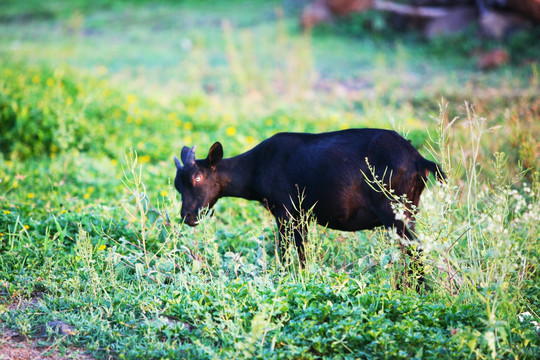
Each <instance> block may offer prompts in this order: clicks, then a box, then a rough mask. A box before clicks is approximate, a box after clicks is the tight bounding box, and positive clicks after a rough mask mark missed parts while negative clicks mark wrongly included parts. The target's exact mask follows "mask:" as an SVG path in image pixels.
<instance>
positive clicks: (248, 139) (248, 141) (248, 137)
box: [246, 135, 255, 144]
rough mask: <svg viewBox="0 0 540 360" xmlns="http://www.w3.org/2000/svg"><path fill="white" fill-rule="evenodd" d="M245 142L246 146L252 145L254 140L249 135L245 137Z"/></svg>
mask: <svg viewBox="0 0 540 360" xmlns="http://www.w3.org/2000/svg"><path fill="white" fill-rule="evenodd" d="M246 141H247V143H248V144H253V143H254V142H255V138H254V137H253V136H251V135H248V136H247V137H246Z"/></svg>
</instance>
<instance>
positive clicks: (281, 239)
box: [276, 216, 306, 267]
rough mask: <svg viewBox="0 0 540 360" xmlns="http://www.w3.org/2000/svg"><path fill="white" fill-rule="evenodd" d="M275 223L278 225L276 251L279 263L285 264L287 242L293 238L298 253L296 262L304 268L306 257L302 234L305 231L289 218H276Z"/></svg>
mask: <svg viewBox="0 0 540 360" xmlns="http://www.w3.org/2000/svg"><path fill="white" fill-rule="evenodd" d="M276 222H277V225H278V249H279V256H280V260H281V263H283V264H284V263H285V262H286V260H287V259H286V253H287V249H288V245H289V241H291V240H292V237H294V245H295V246H296V250H297V252H298V260H299V261H300V265H301V266H302V267H305V265H306V256H305V247H304V234H305V232H306V229H305V227H304V226H302V225H299V224H298V221H296V220H295V219H291V218H290V217H286V216H283V217H278V216H276Z"/></svg>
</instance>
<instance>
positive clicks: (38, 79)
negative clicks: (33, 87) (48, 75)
mask: <svg viewBox="0 0 540 360" xmlns="http://www.w3.org/2000/svg"><path fill="white" fill-rule="evenodd" d="M40 80H41V78H40V77H39V75H37V74H36V75H34V76H32V83H33V84H38V83H39V81H40Z"/></svg>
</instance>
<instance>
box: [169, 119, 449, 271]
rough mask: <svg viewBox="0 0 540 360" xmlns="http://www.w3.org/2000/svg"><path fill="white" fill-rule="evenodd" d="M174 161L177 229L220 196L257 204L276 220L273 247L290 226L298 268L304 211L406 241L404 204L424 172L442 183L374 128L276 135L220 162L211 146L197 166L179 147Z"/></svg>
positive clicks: (406, 147) (409, 229)
mask: <svg viewBox="0 0 540 360" xmlns="http://www.w3.org/2000/svg"><path fill="white" fill-rule="evenodd" d="M181 159H182V162H183V164H184V166H182V164H181V163H180V160H178V158H176V157H175V159H174V160H175V163H176V168H177V171H176V179H175V181H174V185H175V187H176V189H177V190H178V191H179V192H180V194H182V211H181V216H182V218H183V219H184V222H185V223H187V224H188V225H190V226H196V225H197V224H198V216H199V211H200V210H201V209H204V208H211V207H212V206H214V204H215V203H216V202H217V200H218V199H219V198H221V197H224V196H233V197H241V198H244V199H248V200H256V201H259V202H261V203H263V204H264V206H265V207H266V208H268V210H270V212H271V213H272V215H274V217H275V218H276V221H277V224H278V227H279V230H280V231H279V234H280V236H279V244H280V247H281V246H283V237H284V235H285V224H286V223H288V222H290V223H292V225H293V228H295V232H294V238H295V243H296V246H297V249H298V254H299V258H300V261H301V262H302V263H303V262H304V245H303V236H302V234H303V233H304V232H305V230H306V229H305V228H303V227H305V222H302V221H299V220H300V216H301V212H307V211H308V210H310V209H312V214H313V215H314V217H315V219H316V220H317V222H318V223H319V224H321V225H323V226H328V227H329V228H332V229H337V230H345V231H357V230H364V229H372V228H375V227H377V226H385V227H388V228H390V227H395V228H396V230H397V233H398V234H399V235H400V236H401V237H405V238H409V239H412V238H413V237H414V236H413V233H414V221H413V220H414V214H413V213H412V207H411V205H414V206H418V202H419V200H420V195H421V193H422V191H423V190H424V187H425V182H426V180H427V176H428V174H429V172H432V173H433V174H434V175H435V176H436V178H437V179H438V180H440V181H443V180H444V179H445V177H446V176H445V174H444V173H443V171H442V170H441V169H440V168H439V166H438V165H437V164H435V163H434V162H431V161H429V160H426V159H424V158H423V157H422V156H421V155H420V154H419V153H418V151H417V150H416V149H415V148H414V147H413V146H412V145H411V144H410V143H409V142H408V141H407V140H405V139H404V138H403V137H402V136H400V135H399V134H398V133H396V132H395V131H391V130H381V129H350V130H343V131H336V132H328V133H321V134H305V133H280V134H276V135H274V136H272V137H271V138H269V139H267V140H265V141H263V142H262V143H260V144H259V145H257V146H256V147H254V148H253V149H251V150H250V151H248V152H245V153H243V154H240V155H238V156H235V157H232V158H228V159H223V148H222V146H221V144H220V143H219V142H216V143H215V144H214V145H212V147H211V148H210V151H209V153H208V156H207V158H206V159H204V160H195V147H192V148H191V149H189V148H187V147H184V148H183V149H182V154H181ZM368 163H369V166H371V168H372V169H374V173H375V174H376V176H377V178H378V179H379V180H380V181H382V182H383V183H384V184H385V186H386V187H387V188H388V189H393V191H394V194H396V195H398V196H402V195H404V196H406V198H407V199H408V201H409V202H410V203H409V204H408V205H407V206H408V207H407V211H405V217H406V219H407V220H408V221H407V224H406V223H404V222H403V221H402V220H401V219H396V215H395V214H394V211H393V209H392V200H390V199H389V198H388V197H387V196H386V195H385V194H384V193H383V192H381V191H376V190H375V189H374V188H373V184H370V180H373V174H372V172H371V171H370V169H369V166H368Z"/></svg>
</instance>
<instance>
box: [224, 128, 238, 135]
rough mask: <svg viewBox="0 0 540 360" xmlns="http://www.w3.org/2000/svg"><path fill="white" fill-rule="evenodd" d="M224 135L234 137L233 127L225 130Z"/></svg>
mask: <svg viewBox="0 0 540 360" xmlns="http://www.w3.org/2000/svg"><path fill="white" fill-rule="evenodd" d="M225 133H226V134H227V135H229V136H234V135H235V134H236V128H235V127H234V126H229V127H228V128H227V129H226V130H225Z"/></svg>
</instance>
